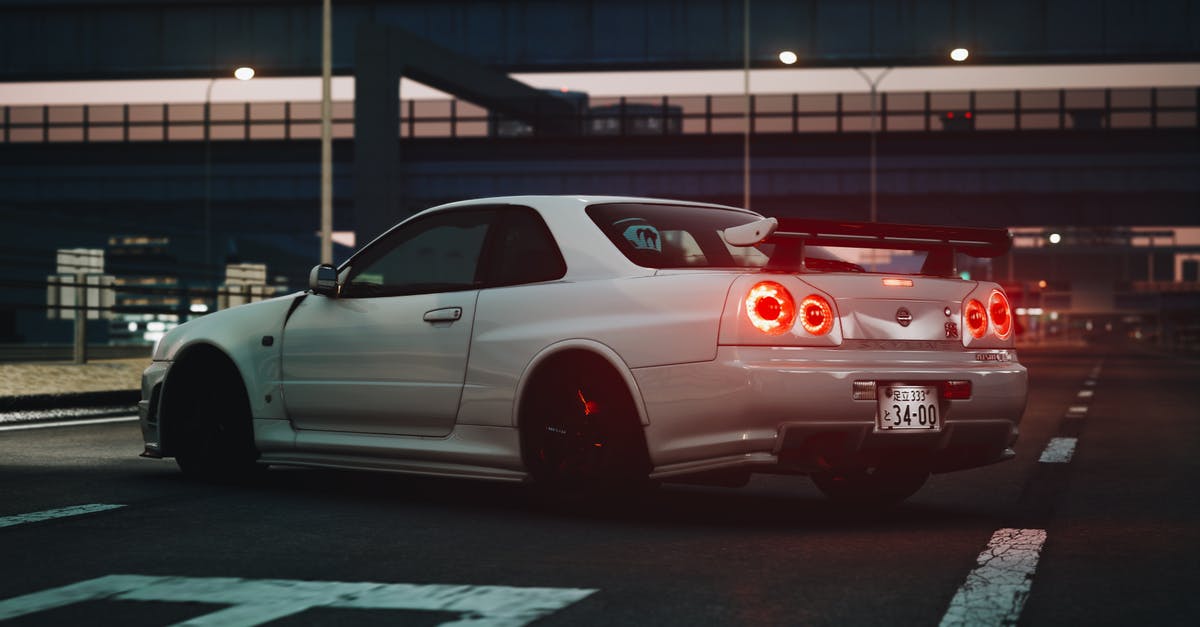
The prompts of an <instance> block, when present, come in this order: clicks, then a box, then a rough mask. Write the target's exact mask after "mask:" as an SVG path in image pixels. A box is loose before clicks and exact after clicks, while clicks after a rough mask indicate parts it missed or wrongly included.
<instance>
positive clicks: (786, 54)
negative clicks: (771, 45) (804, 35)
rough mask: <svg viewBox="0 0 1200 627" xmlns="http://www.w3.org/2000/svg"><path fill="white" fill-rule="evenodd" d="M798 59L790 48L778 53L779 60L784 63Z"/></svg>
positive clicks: (789, 63) (791, 62)
mask: <svg viewBox="0 0 1200 627" xmlns="http://www.w3.org/2000/svg"><path fill="white" fill-rule="evenodd" d="M799 60H800V57H798V56H796V53H795V52H792V51H791V50H784V51H783V52H780V53H779V61H780V62H781V63H783V64H784V65H791V64H793V63H795V62H796V61H799Z"/></svg>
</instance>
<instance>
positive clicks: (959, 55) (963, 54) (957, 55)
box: [950, 48, 971, 63]
mask: <svg viewBox="0 0 1200 627" xmlns="http://www.w3.org/2000/svg"><path fill="white" fill-rule="evenodd" d="M969 56H971V53H970V52H968V51H967V49H966V48H955V49H954V50H951V51H950V60H951V61H957V62H959V63H962V62H963V61H966V60H967V57H969Z"/></svg>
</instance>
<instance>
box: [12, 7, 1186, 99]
mask: <svg viewBox="0 0 1200 627" xmlns="http://www.w3.org/2000/svg"><path fill="white" fill-rule="evenodd" d="M334 4H335V8H334V11H335V16H334V28H335V32H334V35H333V39H334V47H335V48H334V73H336V74H339V75H348V74H352V73H354V71H355V70H354V45H353V35H354V28H355V26H356V25H357V24H359V23H362V22H376V23H383V24H391V25H394V26H399V27H403V28H405V29H407V30H408V31H410V32H412V33H414V34H415V35H417V36H419V37H422V38H424V39H427V40H429V41H432V42H434V43H436V44H438V45H440V46H442V47H443V48H447V49H450V50H454V51H456V52H457V53H458V54H462V55H465V56H466V57H468V58H470V59H473V60H476V61H477V62H479V63H481V64H483V65H485V66H488V67H491V68H493V69H496V70H497V71H500V72H502V73H511V72H518V71H571V70H590V71H604V70H662V69H695V68H740V67H741V63H742V50H741V47H742V43H741V42H742V39H741V33H742V30H743V29H742V21H743V18H742V7H743V0H708V1H705V2H684V1H682V0H646V1H645V2H610V1H608V0H577V1H573V2H528V1H527V0H494V1H489V2H445V1H444V0H391V1H388V0H373V1H372V0H338V1H337V2H335V3H334ZM0 15H2V16H3V18H2V19H0V81H32V80H74V79H111V78H168V77H172V78H174V77H180V78H184V77H203V78H208V77H212V76H224V75H225V74H227V73H228V70H229V68H231V67H236V66H237V65H253V66H255V67H256V68H259V69H260V70H261V72H260V74H261V75H263V76H281V75H308V76H316V75H318V74H319V73H320V68H321V58H320V49H321V47H320V45H319V43H320V36H321V11H320V4H319V3H317V2H312V1H311V0H242V1H233V0H207V1H205V0H188V1H178V2H162V1H161V0H123V1H121V2H111V1H104V0H0ZM749 26H750V32H751V37H750V38H751V42H752V47H751V50H750V56H751V65H752V66H753V67H777V64H778V61H777V60H776V54H777V53H778V52H779V51H780V50H782V49H790V50H794V51H796V52H797V53H798V55H799V57H800V64H801V65H802V66H803V67H837V66H840V67H853V66H898V65H926V64H931V63H932V64H944V63H948V60H947V57H946V55H947V53H948V51H949V50H950V49H951V48H954V47H958V46H963V47H966V48H968V49H970V50H971V53H972V54H971V59H970V61H969V63H972V64H1016V63H1032V64H1074V63H1126V62H1195V61H1197V60H1200V0H1107V1H1105V2H1092V1H1089V0H1009V1H1006V2H996V1H995V0H921V1H920V2H897V1H896V0H861V1H858V2H845V1H844V0H753V4H752V10H751V15H750V24H749Z"/></svg>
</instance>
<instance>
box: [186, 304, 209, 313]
mask: <svg viewBox="0 0 1200 627" xmlns="http://www.w3.org/2000/svg"><path fill="white" fill-rule="evenodd" d="M188 311H190V312H192V313H208V305H205V304H204V303H192V304H191V306H190V307H188Z"/></svg>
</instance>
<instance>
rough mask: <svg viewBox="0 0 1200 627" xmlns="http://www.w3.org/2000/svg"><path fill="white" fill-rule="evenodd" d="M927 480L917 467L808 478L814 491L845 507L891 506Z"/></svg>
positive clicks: (884, 467) (876, 468) (874, 468)
mask: <svg viewBox="0 0 1200 627" xmlns="http://www.w3.org/2000/svg"><path fill="white" fill-rule="evenodd" d="M928 478H929V471H928V470H927V469H924V468H920V467H915V468H914V467H903V466H900V467H897V466H889V465H878V466H865V467H860V468H854V469H848V470H830V471H826V472H820V473H815V474H813V475H812V480H813V483H815V484H816V485H817V488H818V489H820V490H821V492H823V493H824V494H825V496H827V497H829V498H830V499H831V500H833V501H836V502H838V503H843V504H849V505H865V506H872V505H874V506H884V505H895V504H897V503H900V502H901V501H903V500H904V499H907V498H908V497H910V496H912V495H914V494H916V493H917V490H920V489H921V486H923V485H925V481H926V480H927V479H928Z"/></svg>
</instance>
